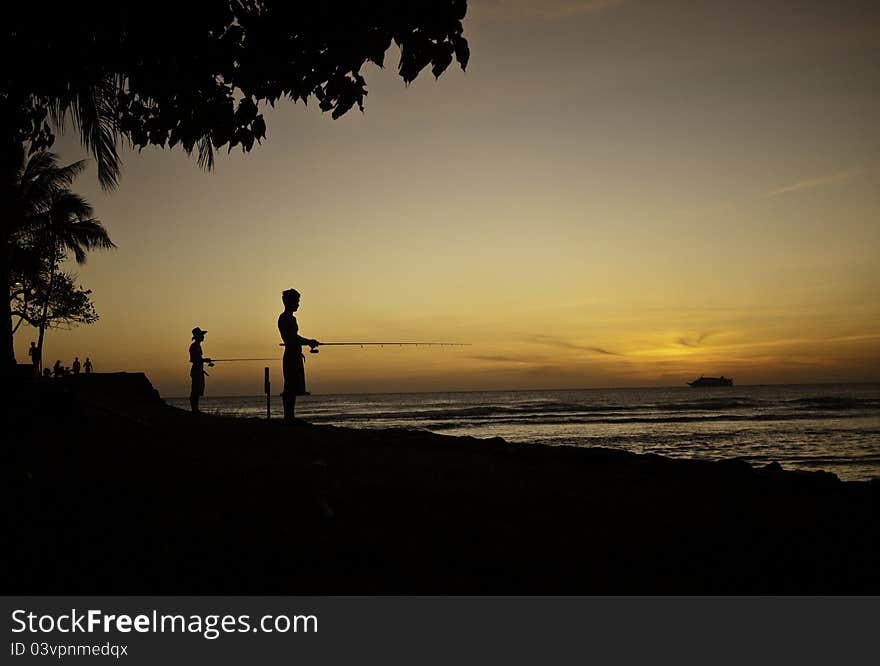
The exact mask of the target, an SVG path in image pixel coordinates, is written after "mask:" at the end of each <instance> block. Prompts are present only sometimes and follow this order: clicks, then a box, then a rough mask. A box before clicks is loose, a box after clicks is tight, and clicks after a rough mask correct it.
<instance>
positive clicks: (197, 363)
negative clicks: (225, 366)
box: [189, 326, 214, 414]
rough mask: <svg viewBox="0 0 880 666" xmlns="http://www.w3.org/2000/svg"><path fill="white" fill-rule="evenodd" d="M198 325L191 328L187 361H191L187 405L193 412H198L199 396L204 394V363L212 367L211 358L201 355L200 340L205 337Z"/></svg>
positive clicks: (205, 373)
mask: <svg viewBox="0 0 880 666" xmlns="http://www.w3.org/2000/svg"><path fill="white" fill-rule="evenodd" d="M207 332H208V331H203V330H202V329H200V328H199V327H198V326H196V327H195V328H194V329H193V330H192V339H193V343H192V344H191V345H190V346H189V362H190V363H192V369H190V371H189V376H190V377H191V378H192V390H190V393H189V406H190V408H191V409H192V412H193V414H198V413H199V398H200V397H202V396H203V395H205V375H207V374H208V373H207V372H205V363H207V364H208V366H210V367H212V368H213V367H214V363H213V361H211V359H209V358H206V357H204V356H202V340H204V339H205V333H207Z"/></svg>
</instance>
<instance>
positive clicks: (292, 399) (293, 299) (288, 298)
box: [278, 289, 321, 424]
mask: <svg viewBox="0 0 880 666" xmlns="http://www.w3.org/2000/svg"><path fill="white" fill-rule="evenodd" d="M281 301H282V302H283V303H284V312H282V313H281V315H279V317H278V332H279V333H281V339H282V340H284V359H283V361H282V368H283V370H284V391H283V392H282V393H281V402H282V403H283V405H284V422H285V423H291V424H294V423H302V421H300V420H299V419H297V418H296V417H295V415H294V412H295V411H296V396H298V395H308V392H307V391H306V369H305V365H304V363H303V362H304V361H305V356H304V355H303V353H302V346H303V345H308V346H309V347H311V348H312V349H314V348H315V347H317V346H318V345H319V344H321V343H319V342H318V341H317V340H310V339H309V338H304V337H302V336H301V335H300V334H299V324H297V322H296V317H294V316H293V313H294V312H296V311H297V310H298V309H299V301H300V294H299V292H298V291H297V290H296V289H287V290H285V291H282V292H281Z"/></svg>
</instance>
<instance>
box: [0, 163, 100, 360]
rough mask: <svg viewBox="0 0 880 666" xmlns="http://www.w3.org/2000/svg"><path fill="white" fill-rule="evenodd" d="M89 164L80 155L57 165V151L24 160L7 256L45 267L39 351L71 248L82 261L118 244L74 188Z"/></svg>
mask: <svg viewBox="0 0 880 666" xmlns="http://www.w3.org/2000/svg"><path fill="white" fill-rule="evenodd" d="M85 164H86V163H85V161H84V160H80V161H79V162H74V163H73V164H69V165H67V166H59V165H58V156H57V155H55V154H53V153H49V152H40V153H36V154H35V155H33V156H31V157H30V159H28V160H26V161H24V163H23V164H22V166H21V168H20V170H19V173H18V177H17V179H16V187H15V191H16V195H17V196H16V199H17V202H18V204H19V211H20V215H19V216H18V219H16V220H12V221H11V222H12V229H11V234H10V243H9V253H8V256H9V257H10V260H11V261H12V262H14V265H13V266H12V268H13V269H14V270H15V269H16V268H17V269H19V270H20V271H21V272H27V271H28V266H31V267H32V266H34V265H44V266H46V267H47V272H48V278H47V279H46V281H45V285H46V286H45V292H44V294H43V295H42V299H43V310H42V317H41V318H40V323H39V330H40V334H39V340H38V342H37V347H38V348H39V349H40V351H41V352H42V347H43V338H44V336H45V330H46V323H47V320H46V314H47V312H48V308H49V304H50V303H51V301H52V296H53V292H52V289H53V286H54V282H55V277H56V275H57V273H58V270H59V268H60V265H61V262H62V261H64V259H66V258H67V255H68V254H69V253H72V254H73V257H74V259H75V260H76V262H77V263H78V264H84V263H85V262H86V253H87V252H88V251H90V250H97V249H110V248H114V247H116V246H115V245H114V244H113V242H112V241H111V240H110V236H109V235H108V234H107V230H106V229H105V228H104V226H103V225H102V224H101V222H100V221H99V220H96V219H95V218H94V217H93V214H94V211H93V209H92V207H91V205H89V203H88V201H86V200H85V199H83V198H82V197H81V196H79V195H78V194H75V193H73V192H71V191H70V185H71V184H72V183H73V180H74V179H75V178H76V176H77V175H79V174H80V173H82V171H83V169H84V168H85ZM15 264H17V265H15Z"/></svg>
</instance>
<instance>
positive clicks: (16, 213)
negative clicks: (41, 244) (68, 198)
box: [0, 74, 123, 368]
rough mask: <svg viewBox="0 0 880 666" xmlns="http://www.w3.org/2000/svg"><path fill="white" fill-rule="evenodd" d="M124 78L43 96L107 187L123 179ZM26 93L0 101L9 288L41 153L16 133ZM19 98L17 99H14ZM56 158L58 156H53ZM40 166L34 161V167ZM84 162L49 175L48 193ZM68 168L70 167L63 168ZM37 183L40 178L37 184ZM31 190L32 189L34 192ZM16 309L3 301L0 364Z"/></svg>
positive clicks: (1, 208) (7, 357)
mask: <svg viewBox="0 0 880 666" xmlns="http://www.w3.org/2000/svg"><path fill="white" fill-rule="evenodd" d="M122 84H123V81H122V79H121V78H120V77H118V76H115V75H109V74H108V75H105V76H104V77H103V78H101V79H100V80H98V81H97V82H95V80H88V79H83V80H82V81H81V82H80V81H75V82H71V83H69V84H68V86H67V88H66V90H65V91H64V93H63V94H58V95H56V96H55V97H53V98H52V99H48V100H46V99H43V100H40V101H41V102H42V104H45V106H46V108H47V110H48V112H49V115H50V117H51V119H52V121H53V124H54V125H55V126H56V127H57V128H59V129H63V128H64V126H65V124H67V122H68V121H70V122H71V123H72V124H73V126H74V129H75V130H76V131H77V133H78V134H79V136H80V140H81V142H82V145H83V147H84V148H85V149H86V150H88V151H89V152H90V153H91V154H92V156H93V157H94V159H95V162H96V164H97V166H98V182H99V183H100V184H101V187H102V188H103V189H105V190H112V189H114V188H115V187H116V186H117V184H118V183H119V175H120V172H121V164H120V161H119V154H118V152H117V146H118V144H119V138H120V137H121V136H123V134H122V132H121V131H120V128H119V124H118V120H117V116H116V113H115V111H114V103H115V101H116V100H117V98H118V95H119V93H120V92H121V91H122ZM25 101H26V100H24V98H16V99H6V100H5V101H4V100H0V118H2V128H0V129H2V131H3V137H2V145H0V247H5V250H6V251H3V250H0V284H6V285H7V291H8V290H9V289H10V288H11V286H12V285H11V274H12V270H13V269H14V262H15V261H16V257H15V249H14V246H15V239H14V238H13V237H14V235H15V234H16V233H17V231H20V229H21V226H22V223H23V218H24V217H25V216H26V215H27V211H28V209H29V208H30V202H28V201H27V200H22V199H21V196H22V195H23V194H24V193H23V192H21V191H20V188H19V186H20V185H21V184H22V182H23V181H22V175H23V174H22V165H25V163H27V164H30V163H31V162H32V161H33V160H34V159H37V158H39V157H40V156H41V155H43V154H44V153H43V151H42V150H41V151H39V152H37V153H36V154H35V155H33V156H32V157H31V158H30V159H27V157H26V144H25V143H23V142H22V140H21V138H20V136H19V135H18V134H17V130H18V129H19V128H18V127H17V126H16V125H15V123H14V122H10V120H9V119H10V118H13V117H15V114H14V113H13V112H12V111H10V109H12V110H14V109H15V108H16V103H24V102H25ZM13 102H16V103H13ZM52 158H54V159H57V158H55V157H54V156H52ZM36 166H38V165H35V168H36ZM25 168H26V167H25ZM82 168H83V165H82V163H76V164H72V165H70V166H69V167H63V168H60V169H59V173H57V174H55V175H53V176H47V180H48V181H50V182H45V183H44V184H45V185H46V187H47V190H46V191H45V192H44V194H45V195H47V196H48V192H49V191H50V190H51V189H52V188H53V187H58V186H60V185H62V184H63V182H64V181H65V180H67V185H69V184H70V181H72V180H73V178H75V177H76V175H77V174H78V173H79V172H81V171H82ZM65 169H67V171H66V172H65ZM33 185H34V187H38V183H33ZM30 194H33V192H30ZM12 342H13V341H12V313H11V309H10V306H9V301H8V300H3V301H2V302H0V354H2V356H0V367H3V368H8V367H9V366H13V365H14V364H15V351H14V348H13V343H12Z"/></svg>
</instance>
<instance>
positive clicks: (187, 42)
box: [0, 0, 470, 186]
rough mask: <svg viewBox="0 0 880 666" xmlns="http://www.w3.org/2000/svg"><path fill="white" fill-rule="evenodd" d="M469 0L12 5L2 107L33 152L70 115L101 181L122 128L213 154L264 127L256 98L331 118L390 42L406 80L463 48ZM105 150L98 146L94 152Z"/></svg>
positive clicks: (461, 56) (463, 55)
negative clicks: (309, 107)
mask: <svg viewBox="0 0 880 666" xmlns="http://www.w3.org/2000/svg"><path fill="white" fill-rule="evenodd" d="M466 10H467V3H466V0H373V1H370V2H365V1H363V0H336V1H330V2H290V0H187V1H186V2H180V1H179V0H178V1H176V2H170V1H169V0H155V1H153V2H149V3H129V2H85V3H66V4H63V5H62V4H58V5H57V6H54V5H53V6H52V9H51V11H47V9H46V7H45V6H44V5H43V4H41V3H27V2H25V3H13V4H12V5H10V6H9V7H5V8H4V19H3V27H2V28H0V49H2V57H3V65H4V67H3V68H2V74H0V106H5V109H0V111H2V112H4V113H5V115H6V118H4V119H3V124H4V126H5V127H6V128H14V130H15V132H16V139H17V140H19V141H24V140H27V141H30V142H31V146H32V150H41V149H44V148H48V147H51V145H52V143H53V141H54V132H53V127H52V123H50V120H52V119H53V118H54V120H56V121H59V122H60V121H62V120H63V119H64V118H65V117H68V116H69V117H70V118H71V119H72V120H73V121H74V123H75V124H77V126H78V127H80V128H83V129H84V131H82V132H81V138H82V141H83V144H84V145H85V146H86V147H88V148H90V149H91V150H92V152H93V153H94V154H95V155H96V156H99V155H100V156H99V157H98V167H99V174H100V178H101V179H102V183H103V184H104V185H105V186H112V185H113V184H114V183H115V179H116V177H117V175H118V171H119V164H118V157H117V156H116V153H115V150H112V148H113V146H115V144H116V142H117V140H118V139H119V138H120V137H125V138H127V139H128V140H129V141H130V142H131V143H132V144H133V145H134V146H135V147H137V148H143V147H146V146H149V145H155V146H160V147H175V146H181V147H183V149H184V150H185V151H186V152H187V153H192V152H193V151H195V152H197V154H198V159H199V162H200V164H202V165H203V166H210V165H211V164H212V162H213V154H214V150H215V149H218V148H223V147H226V148H227V149H228V150H232V148H235V147H240V148H241V149H242V150H243V151H249V150H251V148H253V146H254V144H255V143H259V142H260V141H261V140H262V139H263V138H264V137H265V136H266V131H267V128H266V122H265V119H264V117H263V115H262V114H261V113H260V109H259V105H260V103H269V104H272V105H274V104H275V103H276V102H277V101H278V100H280V99H282V98H289V99H292V100H294V101H297V100H301V101H303V102H307V101H308V100H309V99H310V98H314V99H315V100H316V101H317V102H318V105H319V107H320V108H321V109H322V110H323V111H329V112H331V114H332V116H333V118H338V117H340V116H341V115H343V114H344V113H346V112H347V111H349V110H350V109H351V108H353V107H354V106H355V105H357V106H358V108H360V109H361V110H363V108H364V98H365V96H366V94H367V86H366V80H365V78H364V75H363V73H362V69H363V67H364V65H365V64H366V63H367V62H371V63H375V64H376V65H379V66H383V65H384V62H385V54H386V52H387V51H388V49H389V48H390V47H391V44H392V43H395V44H397V45H398V46H399V47H400V61H399V64H398V71H399V73H400V76H401V78H402V79H403V80H404V82H406V83H410V82H412V81H413V80H414V79H415V78H416V77H417V76H418V74H419V73H420V72H421V71H422V70H424V69H425V68H426V67H429V66H430V68H431V72H432V74H433V75H434V76H435V77H439V76H440V75H441V74H442V73H443V72H444V71H445V70H446V68H447V67H448V66H449V65H450V64H451V63H452V61H453V60H457V61H458V63H459V64H460V66H461V67H462V68H464V67H466V65H467V62H468V58H469V55H470V54H469V48H468V43H467V40H466V39H465V38H464V36H463V34H462V32H463V30H462V23H461V22H462V19H463V18H464V16H465V13H466ZM101 156H103V157H101Z"/></svg>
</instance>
